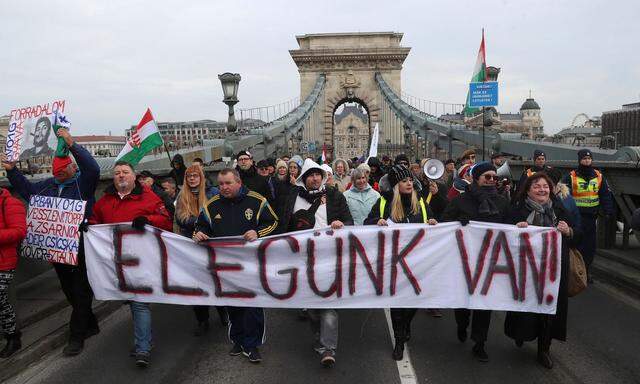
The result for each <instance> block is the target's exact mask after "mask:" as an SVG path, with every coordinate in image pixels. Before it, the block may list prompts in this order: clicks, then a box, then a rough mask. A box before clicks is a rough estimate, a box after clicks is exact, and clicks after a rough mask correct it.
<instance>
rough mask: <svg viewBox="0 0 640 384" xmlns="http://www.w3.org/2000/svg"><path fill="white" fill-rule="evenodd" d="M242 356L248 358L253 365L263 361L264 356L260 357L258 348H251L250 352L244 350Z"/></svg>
mask: <svg viewBox="0 0 640 384" xmlns="http://www.w3.org/2000/svg"><path fill="white" fill-rule="evenodd" d="M242 354H243V355H245V356H247V357H248V358H249V361H250V362H252V363H255V364H257V363H259V362H261V361H262V356H260V352H259V351H258V348H251V349H249V350H248V351H245V350H242Z"/></svg>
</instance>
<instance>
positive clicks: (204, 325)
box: [193, 321, 209, 337]
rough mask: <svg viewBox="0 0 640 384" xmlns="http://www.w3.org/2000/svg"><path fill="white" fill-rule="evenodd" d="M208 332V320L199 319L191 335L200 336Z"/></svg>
mask: <svg viewBox="0 0 640 384" xmlns="http://www.w3.org/2000/svg"><path fill="white" fill-rule="evenodd" d="M207 332H209V321H201V322H199V323H198V325H197V326H196V329H195V330H194V331H193V336H196V337H200V336H202V335H204V334H206V333H207Z"/></svg>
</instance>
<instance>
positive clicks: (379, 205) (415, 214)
mask: <svg viewBox="0 0 640 384" xmlns="http://www.w3.org/2000/svg"><path fill="white" fill-rule="evenodd" d="M387 180H388V181H389V186H390V187H391V190H390V191H386V192H383V193H382V195H381V196H380V198H379V199H378V201H377V202H376V203H375V204H374V205H373V208H371V212H370V213H369V216H368V217H367V219H366V220H365V221H364V223H365V225H380V226H386V225H389V224H390V223H424V224H429V225H435V224H437V221H436V220H435V219H434V218H433V212H432V211H431V208H430V207H429V203H428V202H427V201H426V200H425V199H424V198H423V197H422V196H420V195H418V193H417V192H416V190H415V189H414V188H413V174H412V173H411V171H409V169H408V168H407V167H405V166H404V165H394V166H393V168H391V169H390V170H389V174H388V176H387ZM390 312H391V325H392V327H393V336H394V338H395V345H394V348H393V353H392V357H393V359H394V360H402V357H403V355H404V343H406V342H407V341H408V340H409V337H410V335H411V320H412V319H413V316H414V315H415V314H416V308H391V311H390Z"/></svg>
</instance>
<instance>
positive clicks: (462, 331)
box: [458, 327, 467, 343]
mask: <svg viewBox="0 0 640 384" xmlns="http://www.w3.org/2000/svg"><path fill="white" fill-rule="evenodd" d="M458 340H460V342H461V343H464V342H465V341H467V329H466V328H462V327H458Z"/></svg>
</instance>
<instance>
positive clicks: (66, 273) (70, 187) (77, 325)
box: [2, 128, 100, 356]
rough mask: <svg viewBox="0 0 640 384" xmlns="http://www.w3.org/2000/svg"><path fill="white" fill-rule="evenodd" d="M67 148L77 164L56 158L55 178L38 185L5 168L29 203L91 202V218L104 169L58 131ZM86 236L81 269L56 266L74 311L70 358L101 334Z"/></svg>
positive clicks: (10, 164) (65, 133) (88, 213)
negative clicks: (47, 199)
mask: <svg viewBox="0 0 640 384" xmlns="http://www.w3.org/2000/svg"><path fill="white" fill-rule="evenodd" d="M57 135H58V137H61V138H62V139H63V140H64V141H65V143H66V144H67V146H68V147H69V151H70V153H71V155H72V156H73V158H74V159H75V161H76V163H77V164H76V163H73V162H72V160H71V157H69V156H67V157H56V158H54V160H53V164H52V165H53V177H50V178H47V179H45V180H42V181H40V182H37V183H32V182H30V181H29V180H27V179H26V178H25V177H24V175H23V174H22V173H20V171H19V170H18V169H17V168H16V167H15V162H6V157H3V160H2V167H3V168H4V169H5V170H6V171H7V178H8V179H9V183H11V185H12V186H13V188H14V189H15V191H16V192H17V193H18V194H19V195H20V196H21V197H22V198H23V199H24V200H25V201H29V198H30V197H31V196H32V195H36V194H37V195H41V196H51V197H61V198H64V199H71V200H85V201H86V202H87V204H86V208H85V212H84V217H85V220H86V219H87V218H89V217H91V214H92V211H93V205H94V203H95V198H94V196H95V191H96V187H97V185H98V181H99V180H100V167H99V166H98V163H97V162H96V161H95V159H94V158H93V157H92V156H91V153H89V151H87V150H86V149H85V148H83V147H82V146H81V145H79V144H78V143H76V142H75V141H74V139H73V137H72V136H71V134H69V131H68V130H66V129H65V128H60V129H58V131H57ZM82 240H83V235H82V234H80V243H79V244H80V246H79V249H78V265H77V266H76V265H70V264H63V263H55V262H54V263H52V264H53V268H54V269H55V271H56V274H57V275H58V279H59V280H60V286H61V287H62V290H63V291H64V294H65V297H66V298H67V301H68V302H69V304H70V306H71V308H72V311H71V316H70V319H69V339H68V343H67V345H66V346H65V347H64V349H63V350H62V353H63V354H64V355H66V356H73V355H77V354H79V353H81V352H82V349H83V347H84V341H85V339H87V338H89V337H91V336H93V335H95V334H97V333H99V332H100V328H99V327H98V321H97V320H96V317H95V315H94V314H93V309H92V307H91V304H92V301H93V291H92V290H91V287H90V286H89V280H88V278H87V268H86V264H85V262H84V245H83V241H82Z"/></svg>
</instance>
